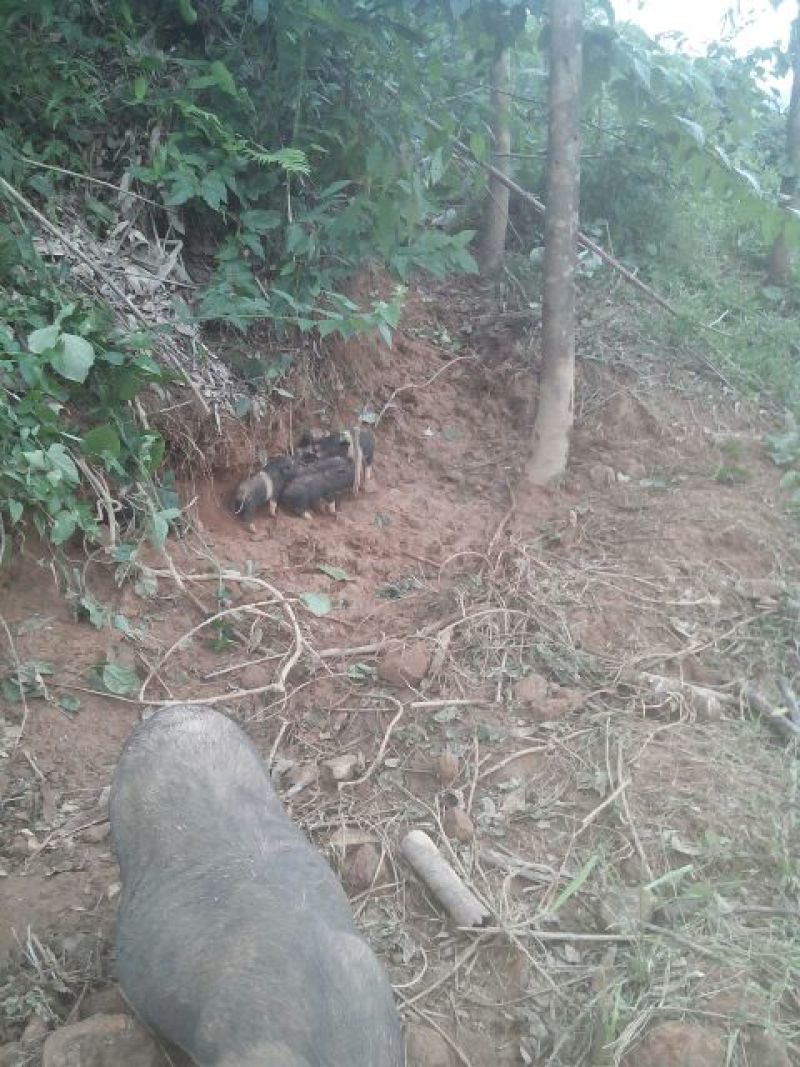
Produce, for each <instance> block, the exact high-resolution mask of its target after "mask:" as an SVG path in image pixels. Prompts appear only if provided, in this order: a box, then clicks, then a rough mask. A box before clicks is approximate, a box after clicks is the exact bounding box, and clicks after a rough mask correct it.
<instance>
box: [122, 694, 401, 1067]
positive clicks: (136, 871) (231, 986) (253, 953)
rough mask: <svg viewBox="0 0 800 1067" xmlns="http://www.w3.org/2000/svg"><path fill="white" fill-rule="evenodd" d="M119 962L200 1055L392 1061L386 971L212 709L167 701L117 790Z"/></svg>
mask: <svg viewBox="0 0 800 1067" xmlns="http://www.w3.org/2000/svg"><path fill="white" fill-rule="evenodd" d="M110 808H111V829H112V833H113V837H114V843H115V846H116V850H117V856H118V858H119V864H120V868H121V872H122V897H121V903H120V908H119V918H118V934H117V970H118V974H119V979H120V983H121V985H122V989H123V991H124V993H125V996H126V997H127V998H128V1000H129V1001H130V1003H131V1005H132V1006H133V1007H134V1008H135V1010H136V1011H137V1013H138V1014H139V1015H140V1017H141V1018H142V1019H143V1021H144V1022H145V1023H146V1024H147V1025H148V1026H150V1027H152V1028H153V1029H154V1030H155V1031H157V1032H158V1033H160V1034H162V1035H163V1036H164V1037H165V1038H167V1039H168V1040H170V1041H172V1042H173V1043H174V1044H176V1045H178V1046H179V1047H180V1048H182V1049H183V1050H184V1051H185V1052H187V1053H188V1054H189V1055H190V1056H191V1057H192V1058H193V1060H194V1062H195V1063H196V1064H198V1065H199V1067H402V1064H403V1042H402V1037H401V1027H400V1022H399V1018H398V1014H397V1011H396V1008H395V1004H394V1000H393V997H392V991H391V987H390V985H389V982H388V980H387V977H386V974H385V972H384V970H383V968H382V967H381V965H380V963H379V962H378V960H377V958H376V957H375V956H374V955H373V953H372V950H371V949H370V948H369V946H368V945H367V942H366V941H365V940H364V938H363V937H362V936H361V935H360V934H359V932H358V930H357V929H356V927H355V924H354V922H353V918H352V914H351V911H350V906H349V904H348V901H347V898H346V897H345V894H344V892H343V890H342V888H341V886H340V884H339V881H338V879H337V878H336V877H335V875H334V874H333V872H332V871H331V869H330V867H328V865H327V863H325V861H324V860H323V859H322V857H321V856H320V855H319V854H318V853H317V852H316V851H315V850H314V848H313V847H312V846H311V845H310V844H309V842H308V841H307V840H306V838H305V837H304V836H303V834H302V833H301V832H300V831H299V830H298V829H297V828H296V827H295V826H294V825H293V824H292V823H291V822H290V821H289V819H288V818H287V816H286V814H285V812H284V810H283V807H282V805H281V803H280V801H279V799H278V797H277V796H276V794H275V792H274V790H273V788H272V785H271V782H270V778H269V775H268V773H267V770H266V768H265V766H264V764H263V763H262V761H261V759H260V757H259V755H258V752H257V751H256V749H255V747H254V746H253V745H252V744H251V742H250V741H249V740H248V738H247V737H246V736H245V734H244V733H243V732H242V731H241V730H240V729H239V727H238V726H237V725H236V724H235V723H234V722H232V721H231V720H230V719H228V718H226V717H225V716H224V715H221V714H219V713H218V712H215V711H210V710H205V709H200V708H196V707H191V706H182V707H175V708H169V709H164V710H162V711H160V712H157V713H156V714H155V715H153V716H152V717H151V718H149V719H148V720H147V721H146V722H144V723H142V724H140V725H139V726H137V727H136V729H135V730H134V731H133V733H132V734H131V736H130V737H129V739H128V741H127V743H126V745H125V747H124V749H123V752H122V756H121V758H120V761H119V764H118V766H117V769H116V773H115V775H114V782H113V786H112V790H111V800H110Z"/></svg>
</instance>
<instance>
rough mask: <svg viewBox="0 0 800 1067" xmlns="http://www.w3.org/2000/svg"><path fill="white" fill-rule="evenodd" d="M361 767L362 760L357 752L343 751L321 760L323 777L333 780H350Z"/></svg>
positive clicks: (356, 774)
mask: <svg viewBox="0 0 800 1067" xmlns="http://www.w3.org/2000/svg"><path fill="white" fill-rule="evenodd" d="M363 767H364V761H363V759H362V758H361V756H359V755H358V753H357V752H344V753H342V755H341V756H333V757H332V758H331V759H326V760H323V762H322V769H323V771H324V772H325V777H326V778H328V779H329V780H330V781H333V782H352V780H353V779H354V778H356V777H357V776H358V774H359V773H360V772H361V770H363Z"/></svg>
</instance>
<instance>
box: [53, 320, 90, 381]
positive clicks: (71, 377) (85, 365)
mask: <svg viewBox="0 0 800 1067" xmlns="http://www.w3.org/2000/svg"><path fill="white" fill-rule="evenodd" d="M50 363H51V365H52V367H53V370H56V371H58V373H59V374H60V375H61V377H62V378H66V379H67V381H70V382H78V383H79V384H82V383H83V382H85V381H86V378H87V375H88V374H89V371H90V370H91V369H92V364H93V363H94V348H93V347H92V346H91V345H90V344H89V342H88V341H87V340H86V339H85V338H83V337H78V336H77V335H76V334H74V333H62V334H61V337H60V338H59V340H58V345H57V347H56V349H55V352H54V354H53V355H52V356H51V357H50Z"/></svg>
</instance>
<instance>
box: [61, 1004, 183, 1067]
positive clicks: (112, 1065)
mask: <svg viewBox="0 0 800 1067" xmlns="http://www.w3.org/2000/svg"><path fill="white" fill-rule="evenodd" d="M163 1062H164V1061H163V1058H162V1056H161V1050H160V1049H159V1047H158V1044H157V1043H156V1040H155V1038H154V1037H152V1036H151V1035H150V1034H149V1033H148V1032H147V1030H145V1028H144V1027H143V1026H142V1024H141V1023H140V1022H138V1021H137V1020H136V1019H132V1018H131V1017H130V1016H129V1015H93V1016H92V1017H91V1018H90V1019H84V1020H83V1021H82V1022H79V1023H72V1024H71V1025H70V1026H64V1027H62V1028H61V1029H60V1030H56V1032H55V1033H53V1034H51V1035H50V1037H48V1039H47V1041H46V1042H45V1045H44V1051H43V1055H42V1067H119V1065H120V1064H122V1063H124V1064H125V1067H161V1064H163Z"/></svg>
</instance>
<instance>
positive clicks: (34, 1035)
mask: <svg viewBox="0 0 800 1067" xmlns="http://www.w3.org/2000/svg"><path fill="white" fill-rule="evenodd" d="M48 1033H49V1028H48V1026H47V1023H46V1022H45V1021H44V1019H42V1018H40V1017H39V1016H38V1015H32V1016H31V1017H30V1019H28V1022H27V1025H26V1026H25V1029H24V1030H23V1031H22V1037H21V1038H20V1042H21V1044H23V1045H24V1046H25V1047H26V1048H29V1047H31V1046H33V1045H41V1043H42V1042H43V1041H44V1039H45V1038H46V1037H47V1035H48Z"/></svg>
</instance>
